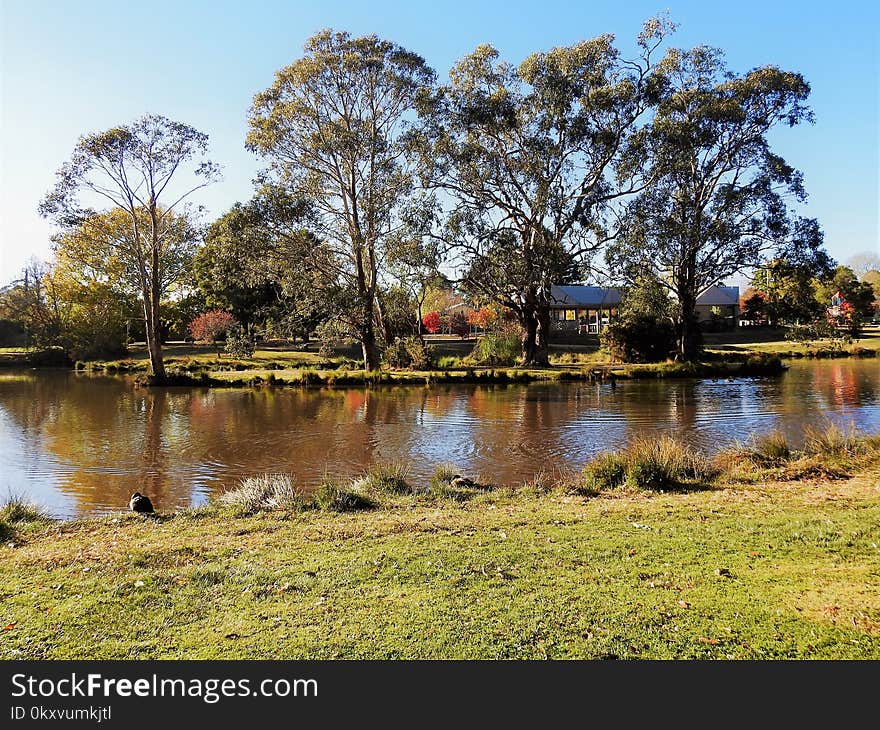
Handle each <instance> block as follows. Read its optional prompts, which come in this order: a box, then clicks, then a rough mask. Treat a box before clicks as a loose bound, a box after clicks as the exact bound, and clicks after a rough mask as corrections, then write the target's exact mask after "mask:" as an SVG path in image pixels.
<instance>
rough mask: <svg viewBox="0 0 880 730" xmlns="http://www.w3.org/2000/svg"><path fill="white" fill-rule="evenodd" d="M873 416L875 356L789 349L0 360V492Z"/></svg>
mask: <svg viewBox="0 0 880 730" xmlns="http://www.w3.org/2000/svg"><path fill="white" fill-rule="evenodd" d="M828 418H830V419H832V420H833V421H835V422H837V423H840V424H844V425H845V424H848V423H850V422H853V423H854V424H855V425H856V426H857V427H859V428H861V429H864V430H871V431H877V430H880V363H878V362H877V361H876V360H838V361H803V362H795V363H794V364H793V365H792V367H791V370H789V371H788V372H787V373H785V374H784V375H783V376H781V377H778V378H744V379H737V380H734V381H726V380H718V381H713V380H681V381H676V380H653V381H647V380H643V381H631V382H624V383H621V384H619V385H618V387H617V388H616V389H614V390H612V389H611V387H610V386H609V385H607V384H601V385H597V384H587V383H564V384H552V385H551V384H533V385H528V386H525V385H507V386H503V385H502V386H471V385H455V386H432V387H428V388H421V387H412V386H410V387H400V388H377V389H373V390H359V389H340V390H296V389H286V390H282V389H276V390H270V389H263V390H245V389H226V390H224V389H219V390H209V389H199V388H192V389H189V388H187V389H183V388H172V389H167V390H162V389H154V390H144V389H135V388H133V387H132V385H131V382H130V381H129V380H127V379H125V378H121V377H90V376H87V375H83V374H77V373H73V372H67V371H59V372H26V373H13V372H2V371H0V496H2V494H3V493H5V492H7V491H11V492H13V493H16V494H26V495H27V496H29V497H30V498H31V499H33V500H35V501H38V502H39V503H41V504H43V505H46V506H47V507H48V508H49V509H50V510H51V511H52V512H53V513H54V514H55V515H58V516H62V517H71V516H76V515H81V514H87V513H92V512H101V511H106V510H113V509H120V508H122V507H123V506H124V505H125V504H126V502H127V501H128V496H129V495H130V494H131V492H133V491H135V490H139V491H142V492H145V493H147V494H149V495H150V496H151V498H152V499H153V501H154V503H156V504H157V506H158V507H159V508H162V509H169V508H172V507H175V506H183V505H191V504H198V503H200V502H203V501H204V500H205V499H206V498H207V497H208V496H209V495H210V494H211V493H213V492H216V491H218V490H221V489H222V488H223V487H224V486H228V485H233V484H234V483H235V482H236V481H237V480H238V479H239V478H240V477H242V476H244V475H249V474H254V473H258V472H264V471H283V472H292V473H294V474H295V475H296V476H297V478H298V480H299V481H300V482H301V483H303V484H305V485H309V484H314V483H315V482H316V481H317V480H318V479H320V477H321V475H322V474H323V473H324V472H325V471H327V472H329V473H332V474H355V473H357V472H358V471H360V470H361V469H363V468H364V467H365V466H366V465H368V464H370V463H371V462H375V461H391V460H395V461H406V462H409V463H411V464H412V474H413V477H414V478H416V479H421V478H425V477H426V476H427V475H429V474H430V472H431V471H432V470H433V468H434V466H435V465H436V464H438V463H441V462H453V463H455V464H457V465H459V466H460V467H461V469H462V470H463V471H465V472H467V473H473V474H482V475H483V476H484V477H485V478H486V479H487V480H489V481H492V482H495V483H512V482H517V481H521V480H524V479H528V478H530V477H532V476H533V475H534V474H535V473H537V472H540V471H541V470H551V471H552V470H553V469H556V468H563V469H569V468H576V467H578V466H580V465H581V464H583V462H584V461H586V460H587V459H588V458H589V457H590V456H591V455H592V454H594V453H596V452H597V451H599V450H602V449H609V448H615V447H617V446H620V445H622V444H624V443H626V441H627V440H629V439H630V438H632V437H633V436H634V435H636V434H638V433H645V432H647V433H660V432H666V433H673V434H676V435H679V436H682V437H683V438H685V439H687V440H688V441H690V442H691V443H693V444H695V445H698V446H700V447H703V448H705V449H707V450H714V449H717V448H720V447H722V446H724V445H725V444H728V443H730V442H731V441H733V440H736V439H743V438H745V437H746V436H747V435H748V434H749V433H752V432H763V431H769V430H772V429H774V428H779V429H781V430H782V431H784V432H785V433H786V434H788V435H789V436H790V437H791V438H792V439H794V440H797V439H798V438H799V437H800V434H801V431H802V428H803V426H804V425H805V424H807V423H814V424H821V423H823V422H824V421H825V420H826V419H828Z"/></svg>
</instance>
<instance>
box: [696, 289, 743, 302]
mask: <svg viewBox="0 0 880 730" xmlns="http://www.w3.org/2000/svg"><path fill="white" fill-rule="evenodd" d="M697 304H703V305H705V306H708V307H730V306H733V305H736V304H739V287H738V286H710V287H709V288H708V289H706V291H704V292H703V293H702V294H700V296H698V297H697Z"/></svg>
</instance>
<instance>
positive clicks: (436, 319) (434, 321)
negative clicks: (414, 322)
mask: <svg viewBox="0 0 880 730" xmlns="http://www.w3.org/2000/svg"><path fill="white" fill-rule="evenodd" d="M422 324H423V325H424V327H425V330H427V332H428V334H432V335H435V334H437V333H438V332H439V331H440V328H441V327H442V326H443V321H442V320H441V319H440V314H439V313H438V312H428V313H427V314H426V315H425V316H424V317H422Z"/></svg>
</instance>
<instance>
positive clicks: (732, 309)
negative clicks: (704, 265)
mask: <svg viewBox="0 0 880 730" xmlns="http://www.w3.org/2000/svg"><path fill="white" fill-rule="evenodd" d="M739 313H740V312H739V287H738V286H710V287H709V288H708V289H707V290H706V291H704V292H703V293H702V294H700V296H698V297H697V306H696V315H697V320H698V321H699V322H701V323H702V324H703V325H704V326H705V327H706V328H707V329H712V330H728V329H733V328H734V327H735V326H736V324H737V322H738V321H739Z"/></svg>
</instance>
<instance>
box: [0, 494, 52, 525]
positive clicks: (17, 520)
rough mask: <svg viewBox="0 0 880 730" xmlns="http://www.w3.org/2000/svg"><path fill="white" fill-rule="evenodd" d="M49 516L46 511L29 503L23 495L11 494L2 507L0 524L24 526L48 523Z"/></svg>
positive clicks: (0, 509) (0, 507)
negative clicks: (32, 523)
mask: <svg viewBox="0 0 880 730" xmlns="http://www.w3.org/2000/svg"><path fill="white" fill-rule="evenodd" d="M48 520H49V515H48V514H46V511H45V510H44V509H43V508H42V507H40V506H38V505H36V504H34V503H32V502H29V501H28V500H27V499H26V498H25V497H24V496H23V495H19V494H9V495H7V496H6V498H5V499H4V500H3V505H2V506H0V522H5V523H7V524H9V525H16V524H23V523H27V522H46V521H48Z"/></svg>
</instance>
